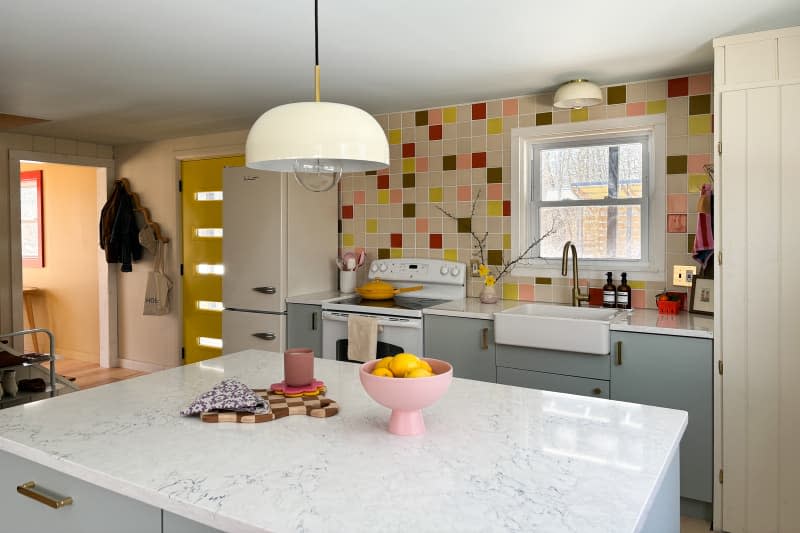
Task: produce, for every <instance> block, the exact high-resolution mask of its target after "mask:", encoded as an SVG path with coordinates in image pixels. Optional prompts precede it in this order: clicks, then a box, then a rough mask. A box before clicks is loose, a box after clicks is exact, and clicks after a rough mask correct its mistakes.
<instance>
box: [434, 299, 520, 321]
mask: <svg viewBox="0 0 800 533" xmlns="http://www.w3.org/2000/svg"><path fill="white" fill-rule="evenodd" d="M524 303H527V302H521V301H518V300H497V303H494V304H484V303H481V301H480V300H479V299H478V298H463V299H460V300H452V301H450V302H445V303H443V304H439V305H435V306H433V307H428V308H426V309H423V310H422V312H423V314H426V315H441V316H454V317H461V318H482V319H484V320H494V313H499V312H501V311H505V310H506V309H510V308H512V307H516V306H518V305H521V304H524Z"/></svg>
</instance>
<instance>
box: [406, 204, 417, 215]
mask: <svg viewBox="0 0 800 533" xmlns="http://www.w3.org/2000/svg"><path fill="white" fill-rule="evenodd" d="M415 216H417V204H403V218H414V217H415Z"/></svg>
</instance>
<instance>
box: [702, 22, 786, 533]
mask: <svg viewBox="0 0 800 533" xmlns="http://www.w3.org/2000/svg"><path fill="white" fill-rule="evenodd" d="M714 54H715V56H714V86H715V87H714V93H715V129H714V131H715V132H716V133H715V136H716V141H717V143H718V144H717V154H716V157H715V168H716V169H717V172H716V179H715V184H714V187H715V192H716V197H715V202H716V206H715V207H716V209H715V213H716V215H715V217H716V220H715V233H716V235H715V237H716V247H717V266H716V276H715V278H716V280H715V289H716V294H717V298H716V305H715V312H716V316H715V318H716V320H715V329H716V332H715V342H714V347H715V357H716V358H717V359H719V360H721V361H722V363H723V366H722V373H721V374H718V375H717V382H716V385H717V386H716V387H715V389H716V393H715V396H716V407H715V410H716V413H715V414H716V416H715V426H716V427H715V434H716V436H717V439H716V441H717V446H716V453H715V457H716V465H717V467H718V468H719V469H720V470H721V476H720V477H718V479H717V483H716V490H715V496H716V498H715V523H714V526H715V529H717V530H723V529H724V530H725V531H730V532H731V533H739V532H751V533H768V532H778V531H781V532H783V531H786V532H789V531H798V528H800V458H798V453H799V452H800V382H798V378H800V280H799V279H798V273H800V28H798V27H796V28H787V29H782V30H774V31H767V32H759V33H753V34H748V35H737V36H732V37H724V38H719V39H715V40H714Z"/></svg>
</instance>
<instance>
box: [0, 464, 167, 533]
mask: <svg viewBox="0 0 800 533" xmlns="http://www.w3.org/2000/svg"><path fill="white" fill-rule="evenodd" d="M0 472H2V476H1V479H0V521H2V530H3V531H9V532H11V531H57V532H59V533H94V532H97V533H107V532H109V531H114V532H130V533H150V532H152V533H158V532H160V531H161V509H157V508H155V507H151V506H149V505H145V504H144V503H141V502H138V501H136V500H132V499H130V498H127V497H125V496H120V495H119V494H116V493H114V492H111V491H108V490H105V489H102V488H100V487H97V486H95V485H92V484H90V483H86V482H85V481H80V480H79V479H76V478H74V477H72V476H68V475H66V474H62V473H60V472H56V471H55V470H52V469H50V468H47V467H44V466H41V465H38V464H36V463H34V462H31V461H28V460H27V459H22V458H20V457H17V456H16V455H13V454H10V453H8V452H4V451H0ZM29 481H33V482H35V483H36V489H37V490H46V491H50V492H53V493H56V494H57V495H59V496H62V497H65V496H69V497H71V498H72V499H73V503H72V505H67V506H65V507H62V508H60V509H53V508H51V507H48V506H47V505H45V504H43V503H40V502H38V501H36V500H33V499H31V498H29V497H27V496H23V495H22V494H19V493H18V492H17V486H18V485H22V484H23V483H27V482H29Z"/></svg>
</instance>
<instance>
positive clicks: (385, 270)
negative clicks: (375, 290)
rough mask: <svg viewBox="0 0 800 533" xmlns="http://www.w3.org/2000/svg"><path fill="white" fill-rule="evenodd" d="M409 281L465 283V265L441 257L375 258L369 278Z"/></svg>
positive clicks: (370, 268)
mask: <svg viewBox="0 0 800 533" xmlns="http://www.w3.org/2000/svg"><path fill="white" fill-rule="evenodd" d="M375 278H380V279H383V280H386V281H409V282H417V283H435V284H441V285H465V282H466V265H465V264H464V263H458V262H455V261H443V260H441V259H376V260H375V261H373V262H372V264H371V265H370V267H369V279H375Z"/></svg>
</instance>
